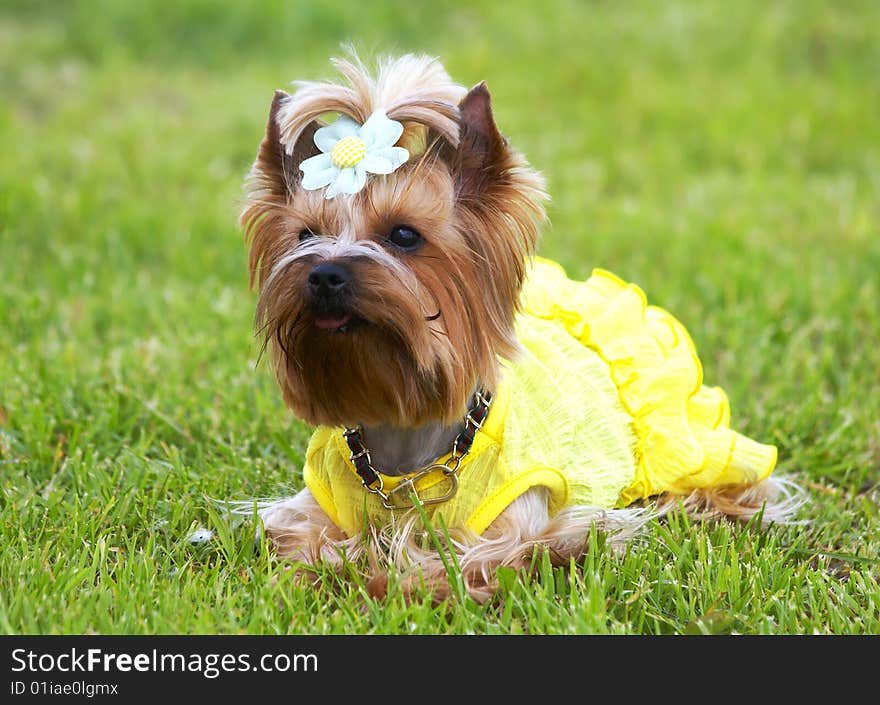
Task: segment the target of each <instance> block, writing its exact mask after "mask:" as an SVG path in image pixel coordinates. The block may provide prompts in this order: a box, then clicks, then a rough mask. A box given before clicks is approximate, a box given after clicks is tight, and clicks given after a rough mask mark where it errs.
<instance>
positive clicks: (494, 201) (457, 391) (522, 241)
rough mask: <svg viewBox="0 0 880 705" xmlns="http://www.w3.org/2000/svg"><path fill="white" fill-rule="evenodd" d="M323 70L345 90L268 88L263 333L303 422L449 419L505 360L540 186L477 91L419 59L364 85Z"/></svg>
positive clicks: (383, 67)
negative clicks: (331, 117) (270, 93)
mask: <svg viewBox="0 0 880 705" xmlns="http://www.w3.org/2000/svg"><path fill="white" fill-rule="evenodd" d="M334 64H335V66H336V67H337V69H339V71H340V72H341V73H342V74H343V76H344V77H345V79H346V80H347V85H340V84H335V83H313V82H302V83H299V84H298V89H297V91H296V92H295V93H294V94H293V95H288V94H286V93H284V92H282V91H277V92H276V93H275V98H274V100H273V101H272V104H271V107H270V109H269V122H268V126H267V128H266V135H265V138H264V139H263V141H262V144H261V145H260V148H259V151H258V153H257V158H256V161H255V163H254V165H253V168H252V170H251V174H250V177H249V181H248V193H247V203H246V206H245V209H244V212H243V213H242V216H241V223H242V227H243V229H244V231H245V233H246V237H247V241H248V243H249V246H250V269H251V282H252V285H253V284H256V285H257V286H258V288H259V300H258V304H257V313H256V320H257V327H258V330H259V331H260V334H261V335H262V336H263V341H264V344H265V345H266V346H268V348H269V349H270V350H271V353H272V356H273V359H274V364H275V372H276V376H277V378H278V381H279V383H280V385H281V388H282V390H283V394H284V399H285V401H286V402H287V404H288V405H289V406H290V408H291V409H292V410H293V412H294V413H296V414H297V415H298V416H299V417H301V418H302V419H304V420H306V421H307V422H309V423H312V424H330V425H354V424H357V423H362V424H369V425H372V424H380V423H384V424H389V425H394V426H404V427H409V426H419V425H422V424H425V423H428V422H433V421H440V422H450V421H452V420H454V419H456V418H458V417H460V416H461V414H462V413H463V412H464V409H465V406H466V404H467V401H468V399H469V397H470V395H471V393H472V392H473V390H474V387H475V386H476V385H477V384H478V383H481V384H483V385H484V386H486V387H489V388H492V387H493V386H494V384H495V382H496V379H497V374H498V359H499V357H500V358H510V357H512V356H513V355H514V354H515V351H516V339H515V336H514V332H513V324H514V315H515V313H516V310H517V307H518V302H519V293H520V288H521V285H522V281H523V277H524V275H525V270H526V260H527V257H528V256H529V254H530V253H531V252H532V251H533V249H534V246H535V243H536V240H537V236H538V226H539V223H540V222H541V220H542V219H543V217H544V210H543V206H542V202H543V200H544V198H545V194H544V191H543V182H542V180H541V178H540V176H539V175H538V174H537V173H536V172H535V171H533V170H532V169H530V168H529V166H528V165H527V163H526V162H525V161H524V159H523V158H522V157H521V156H520V155H518V154H517V153H516V152H514V151H513V150H512V149H511V148H510V146H509V145H508V144H507V141H506V140H505V139H504V137H502V136H501V134H500V133H499V131H498V128H497V127H496V125H495V121H494V119H493V116H492V109H491V103H490V96H489V91H488V89H487V88H486V85H485V83H480V84H479V85H477V86H476V87H475V88H473V89H472V90H471V91H469V92H468V91H466V90H465V89H464V88H462V87H460V86H458V85H456V84H454V83H452V81H451V80H450V79H449V76H448V75H447V74H446V72H445V70H444V69H443V67H442V66H441V65H440V64H439V63H438V62H437V61H436V60H434V59H431V58H428V57H419V56H412V55H406V56H402V57H400V58H398V59H395V60H386V61H384V62H381V63H380V65H379V68H378V71H377V73H376V75H375V76H374V77H373V76H370V75H369V74H368V73H367V72H366V71H365V69H364V67H363V65H362V64H361V63H360V62H359V61H358V60H357V59H356V58H355V59H352V60H335V61H334ZM330 114H335V115H334V116H338V121H337V122H332V123H330V124H327V123H325V122H324V119H325V118H326V117H327V116H328V115H330ZM322 127H323V130H322ZM319 130H320V132H319ZM392 140H393V142H392ZM382 150H384V151H382ZM309 159H311V161H310V162H308V163H306V164H305V165H303V162H305V161H306V160H309ZM383 159H384V161H382V160H383ZM358 165H360V166H358Z"/></svg>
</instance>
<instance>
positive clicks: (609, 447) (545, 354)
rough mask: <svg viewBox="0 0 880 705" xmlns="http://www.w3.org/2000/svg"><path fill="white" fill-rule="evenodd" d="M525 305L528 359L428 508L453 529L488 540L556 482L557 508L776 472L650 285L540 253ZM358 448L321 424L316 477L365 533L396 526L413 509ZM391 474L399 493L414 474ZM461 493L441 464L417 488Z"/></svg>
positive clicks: (771, 457) (507, 378)
mask: <svg viewBox="0 0 880 705" xmlns="http://www.w3.org/2000/svg"><path fill="white" fill-rule="evenodd" d="M522 303H523V311H522V313H521V315H520V316H519V317H518V319H517V335H518V338H519V341H520V343H521V344H522V347H523V353H522V354H521V355H520V356H519V357H518V358H517V359H516V360H515V361H514V362H512V363H504V364H503V374H502V382H501V384H500V386H499V388H498V389H497V390H495V398H494V401H493V403H492V407H491V409H490V412H489V416H488V418H487V419H486V422H485V424H484V426H483V428H482V429H481V430H480V431H479V432H478V433H477V434H476V438H475V440H474V444H473V446H472V447H471V451H470V453H469V454H468V455H467V456H465V458H464V460H463V462H462V465H461V467H460V468H459V470H458V477H459V483H460V484H459V489H458V491H457V493H456V494H455V495H454V496H453V497H452V498H451V499H449V500H447V501H445V502H443V503H441V504H434V505H428V506H426V507H425V510H426V512H427V513H428V515H429V516H433V515H436V514H437V513H442V514H443V519H444V522H445V524H446V526H447V527H449V528H450V529H451V530H455V529H458V528H465V529H468V530H470V531H472V532H474V533H476V534H480V533H482V532H483V531H485V529H486V528H487V527H488V526H489V524H491V523H492V521H494V520H495V518H496V517H497V516H498V515H499V514H500V513H501V512H502V511H503V510H504V508H505V507H506V506H507V505H509V504H510V503H511V502H512V501H513V500H514V499H516V497H518V496H519V495H520V494H522V493H523V492H525V491H526V490H528V489H529V488H530V487H534V486H543V487H546V488H547V489H548V490H549V495H550V502H551V505H550V509H551V513H553V512H557V511H559V510H560V509H562V508H563V507H567V506H571V505H588V506H593V507H602V508H614V507H624V506H626V505H628V504H630V503H631V502H633V501H635V500H638V499H644V498H648V497H652V496H655V495H658V494H661V493H665V492H669V493H673V494H682V495H683V494H687V493H689V492H691V491H692V490H694V489H698V488H707V487H716V486H722V485H750V484H754V483H756V482H759V481H760V480H763V479H765V478H766V477H768V476H769V475H770V473H771V472H772V470H773V467H774V465H775V463H776V448H775V447H774V446H771V445H764V444H762V443H758V442H756V441H754V440H752V439H750V438H747V437H745V436H743V435H740V434H739V433H737V432H736V431H733V430H731V429H730V428H729V421H730V407H729V405H728V402H727V397H726V396H725V394H724V392H723V391H722V390H721V389H719V388H717V387H704V386H703V385H702V377H703V375H702V369H701V366H700V361H699V358H698V357H697V353H696V350H695V349H694V345H693V342H692V341H691V339H690V337H689V336H688V334H687V331H686V330H685V329H684V327H683V326H682V325H681V323H679V322H678V321H677V320H676V319H675V318H673V317H672V316H671V315H670V314H669V313H668V312H666V311H664V310H663V309H660V308H657V307H654V306H648V305H647V302H646V299H645V295H644V293H643V292H642V290H641V289H639V288H638V287H637V286H635V285H634V284H627V283H626V282H624V281H621V280H620V279H618V278H617V277H615V276H614V275H613V274H611V273H609V272H605V271H602V270H594V271H593V274H592V276H591V277H590V278H589V279H588V280H587V281H586V282H575V281H572V280H570V279H568V278H567V277H566V275H565V272H564V270H563V269H562V268H561V267H560V266H559V265H558V264H556V263H555V262H551V261H549V260H545V259H540V258H536V259H535V260H534V261H533V264H532V267H531V270H530V273H529V276H528V278H527V281H526V284H525V286H524V288H523V294H522ZM364 441H365V443H366V445H367V446H369V438H365V439H364ZM349 454H350V451H349V448H348V446H347V445H346V442H345V440H344V438H343V435H342V429H341V428H329V427H319V428H318V429H317V430H316V431H315V433H314V435H313V436H312V439H311V441H310V443H309V447H308V450H307V452H306V465H305V468H304V471H303V474H304V479H305V482H306V485H307V487H309V489H310V490H311V491H312V494H313V495H314V496H315V499H316V500H317V501H318V503H319V504H320V506H321V507H322V508H323V509H324V511H326V512H327V514H328V515H329V516H330V517H331V519H332V520H333V521H334V522H335V523H336V524H337V526H339V527H340V528H341V529H342V530H343V531H345V532H346V534H347V535H349V536H353V535H355V534H357V533H359V532H360V531H362V529H363V525H364V518H365V514H366V518H367V519H368V520H369V522H370V523H372V524H374V525H378V526H383V525H385V524H388V523H391V522H393V521H395V520H396V519H397V518H398V517H400V516H401V515H402V512H401V511H399V510H395V511H391V510H388V509H385V508H384V507H383V506H382V502H381V500H380V498H379V497H378V496H376V495H375V494H371V493H368V492H367V491H366V490H365V488H364V487H363V484H362V482H361V480H360V478H359V477H358V475H357V474H356V472H355V469H354V465H353V464H352V463H351V461H350V460H349ZM447 457H448V456H447ZM445 459H446V458H440V459H438V462H442V461H444V460H445ZM383 481H384V483H385V488H386V489H391V488H393V487H395V486H396V485H397V484H399V483H400V482H401V478H399V477H390V476H384V475H383ZM448 487H449V483H448V480H445V479H444V477H443V474H442V472H441V471H436V472H435V473H432V474H429V475H427V476H425V477H423V478H421V479H420V480H419V481H418V482H417V483H416V489H417V491H418V494H419V496H420V497H422V498H424V499H429V498H432V497H435V496H439V495H442V494H443V493H445V491H446V490H447V489H448Z"/></svg>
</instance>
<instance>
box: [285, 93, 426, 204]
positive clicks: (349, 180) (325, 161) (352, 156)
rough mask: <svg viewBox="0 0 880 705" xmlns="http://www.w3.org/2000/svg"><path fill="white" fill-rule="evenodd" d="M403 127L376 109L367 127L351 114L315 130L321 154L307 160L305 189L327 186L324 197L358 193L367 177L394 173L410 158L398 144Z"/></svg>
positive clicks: (303, 184) (302, 166) (301, 166)
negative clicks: (356, 120)
mask: <svg viewBox="0 0 880 705" xmlns="http://www.w3.org/2000/svg"><path fill="white" fill-rule="evenodd" d="M402 134H403V125H401V124H400V123H399V122H397V121H395V120H391V119H390V118H389V117H388V116H387V115H386V114H385V111H384V110H376V111H375V112H374V113H373V114H372V115H370V117H369V118H367V121H366V122H365V123H364V124H363V125H358V124H357V123H356V122H355V121H354V120H352V119H351V118H350V117H348V116H347V115H340V116H339V118H338V119H337V120H336V121H335V122H333V123H331V124H329V125H327V126H326V127H322V128H321V129H319V130H316V131H315V145H316V146H317V147H318V149H320V150H321V153H320V154H318V155H316V156H314V157H310V158H309V159H305V160H303V161H302V162H301V163H300V165H299V168H300V171H302V173H303V177H302V187H303V188H304V189H307V190H309V191H312V190H315V189H319V188H324V187H325V186H326V187H327V191H326V193H325V194H324V198H328V199H329V198H333V197H334V196H336V195H337V194H340V193H357V192H358V191H360V190H361V189H362V188H363V187H364V184H365V183H366V182H367V174H368V173H369V174H390V173H391V172H393V171H394V170H395V169H397V168H398V167H399V166H400V165H401V164H404V163H405V162H406V160H407V159H409V152H408V151H407V150H406V149H404V148H403V147H395V146H394V144H395V142H397V140H399V139H400V136H401V135H402Z"/></svg>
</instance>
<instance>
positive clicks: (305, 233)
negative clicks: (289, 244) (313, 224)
mask: <svg viewBox="0 0 880 705" xmlns="http://www.w3.org/2000/svg"><path fill="white" fill-rule="evenodd" d="M310 237H315V233H313V232H312V230H311V228H303V229H302V230H300V231H299V241H300V242H302V241H303V240H308V239H309V238H310Z"/></svg>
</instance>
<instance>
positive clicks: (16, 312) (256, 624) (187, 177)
mask: <svg viewBox="0 0 880 705" xmlns="http://www.w3.org/2000/svg"><path fill="white" fill-rule="evenodd" d="M344 41H353V42H354V43H355V44H356V45H357V46H358V47H360V48H361V50H362V51H363V52H364V53H366V54H369V53H376V52H379V53H382V52H398V51H425V52H428V53H431V54H434V55H437V56H439V57H441V58H442V60H443V61H444V63H445V64H446V66H447V68H448V70H449V71H450V73H451V74H452V76H453V77H454V78H455V79H456V80H458V81H459V82H461V83H463V84H467V85H472V84H474V83H476V82H478V81H479V80H481V79H485V80H486V81H487V82H488V84H489V86H490V89H491V90H492V92H493V96H494V101H495V112H496V118H497V120H498V123H499V125H500V127H501V129H502V131H504V132H505V134H506V135H507V136H508V137H509V138H510V139H511V141H512V142H513V143H514V144H515V145H516V146H517V147H519V148H520V149H521V150H522V151H524V152H525V153H526V154H527V155H528V156H529V158H530V160H531V161H532V163H533V164H534V165H535V166H536V167H537V168H538V169H540V170H541V171H543V172H544V174H545V175H546V177H547V179H548V182H549V188H550V191H551V193H552V195H553V202H552V205H551V207H550V220H551V222H550V224H549V225H548V227H547V229H546V232H545V235H544V239H543V242H542V244H541V246H540V251H541V253H542V254H544V255H547V256H550V257H553V258H556V259H558V260H559V261H560V262H562V263H563V264H564V265H565V266H566V268H567V270H568V272H569V274H571V275H572V276H576V277H585V276H587V275H588V274H589V272H590V270H591V269H592V268H593V267H602V268H606V269H610V270H612V271H614V272H616V273H617V274H619V275H620V276H622V277H624V278H626V279H628V280H631V281H635V282H638V283H639V284H640V285H641V286H642V287H643V288H644V289H645V291H646V292H647V293H648V295H649V297H650V298H651V300H652V301H653V302H654V303H657V304H659V305H661V306H664V307H666V308H668V309H669V310H671V311H672V312H673V313H675V314H676V316H677V317H678V318H680V319H681V320H682V321H683V322H684V323H685V325H686V326H687V327H688V329H689V331H690V332H691V334H692V336H693V338H694V341H695V343H696V345H697V349H698V350H699V351H700V354H701V357H702V360H703V365H704V371H705V378H706V381H707V383H709V384H718V385H721V386H722V387H724V388H725V389H726V391H727V392H728V394H729V396H730V399H731V405H732V409H733V425H734V427H736V428H737V429H739V430H741V431H743V432H745V433H747V434H748V435H751V436H753V437H755V438H757V439H760V440H764V441H766V442H772V443H775V444H777V445H778V447H779V451H780V463H779V468H778V470H777V472H778V473H779V474H780V475H784V476H786V477H788V478H790V479H793V480H795V481H796V482H798V483H800V484H801V485H802V486H803V487H804V488H805V490H806V492H807V494H808V497H809V502H808V504H807V505H806V506H805V508H804V509H803V511H802V513H801V518H802V519H805V520H809V523H804V524H801V525H796V526H787V527H771V528H769V529H767V530H763V531H762V530H758V529H756V528H753V527H750V528H742V527H733V526H728V525H725V524H708V525H699V524H695V523H689V522H687V521H686V520H684V519H683V518H681V517H673V518H672V519H671V520H669V521H665V522H662V523H660V522H655V523H652V524H651V525H649V527H648V529H647V530H646V532H645V535H644V536H643V537H642V539H641V540H640V541H639V542H638V543H636V544H634V545H633V546H632V547H631V549H630V550H629V551H628V552H627V553H626V554H625V555H616V554H613V553H612V552H611V551H610V550H609V549H608V548H607V547H606V546H605V545H604V543H603V542H602V541H601V540H600V541H594V542H592V544H591V546H590V550H589V553H588V555H586V556H585V558H584V560H583V561H581V562H579V563H577V564H572V565H570V566H568V567H565V568H552V567H550V565H549V564H548V563H547V562H546V561H543V560H541V559H540V558H538V559H536V564H535V570H534V571H532V573H531V574H530V575H528V576H517V575H515V574H513V573H510V572H504V573H503V574H502V575H501V582H502V585H501V588H500V590H499V593H498V596H497V598H496V599H494V600H492V601H490V602H489V603H488V604H486V605H483V606H480V605H477V604H476V603H474V602H472V601H470V600H469V599H453V600H451V601H450V602H448V603H444V604H442V605H439V606H436V607H435V606H432V605H431V603H430V601H415V602H412V603H407V602H405V601H404V599H403V598H402V597H401V595H400V593H399V592H398V591H396V589H395V585H394V583H393V582H392V585H391V587H390V594H389V597H388V598H387V600H386V601H384V602H378V601H375V600H373V599H371V598H369V597H368V596H367V594H366V591H365V590H364V584H363V579H362V578H361V577H359V573H358V572H357V570H356V567H355V569H353V570H352V574H351V575H350V576H349V579H347V580H342V581H340V580H337V579H335V578H334V577H333V576H331V575H329V574H328V575H326V576H325V577H324V580H323V581H321V582H320V583H319V585H318V586H317V587H316V588H307V587H303V586H301V585H297V584H295V583H293V582H292V581H291V580H289V579H287V578H286V577H285V576H282V577H281V578H280V579H278V580H276V579H275V577H274V576H276V574H277V572H278V570H277V569H278V564H277V562H276V561H275V560H274V559H273V557H272V555H271V553H270V552H269V551H268V550H267V546H266V544H265V540H263V541H261V542H260V543H258V544H255V543H254V541H253V540H252V537H253V535H254V534H253V532H254V526H253V523H252V521H249V520H245V521H243V522H242V523H239V524H235V525H232V524H230V523H229V522H228V521H227V519H226V518H225V517H224V516H223V515H222V513H221V512H218V511H216V510H215V509H214V508H213V505H212V504H211V502H210V501H209V500H208V499H207V498H211V497H212V498H229V499H245V498H251V497H262V496H275V495H279V494H281V493H284V492H290V491H293V490H295V489H297V488H299V487H301V486H302V476H301V468H302V462H303V452H304V449H305V444H306V441H307V438H308V435H309V429H308V428H306V427H305V426H304V425H303V424H302V423H300V422H299V421H297V420H296V419H294V418H293V417H292V416H291V415H290V414H289V413H288V412H287V411H286V410H285V408H284V406H283V404H282V403H281V400H280V396H279V393H278V391H277V388H276V386H275V383H274V381H273V380H272V378H271V375H270V372H269V370H268V369H267V366H266V364H265V362H263V363H261V364H259V365H257V364H256V363H257V355H258V344H257V341H256V340H255V338H254V336H253V331H252V318H253V308H254V303H255V297H254V294H253V293H252V292H250V291H249V290H248V286H247V271H246V269H247V267H246V253H245V248H244V244H243V242H242V237H241V234H240V232H239V231H238V229H237V216H238V212H239V210H240V207H241V202H242V181H243V177H244V175H245V173H246V171H247V169H248V167H249V165H250V163H251V161H252V159H253V156H254V153H255V150H256V147H257V144H258V143H259V140H260V138H261V136H262V132H263V129H264V126H265V120H266V115H267V112H268V107H269V103H270V100H271V97H272V92H273V90H274V89H275V88H283V87H285V86H287V85H288V84H289V82H290V81H291V80H294V79H299V78H315V77H323V76H327V75H329V74H330V67H329V64H328V62H327V59H328V57H330V56H333V55H336V54H338V53H339V51H340V44H341V43H342V42H344ZM878 75H880V5H878V4H877V3H876V2H872V1H871V0H865V1H864V2H810V1H806V0H804V1H797V0H790V1H788V2H764V1H762V0H746V1H743V2H737V3H724V2H720V1H719V2H709V1H707V2H689V1H686V0H674V1H671V2H663V3H656V2H651V1H649V0H643V1H641V2H627V3H622V2H574V1H569V2H560V1H556V0H548V1H546V2H542V3H540V4H536V3H533V2H530V1H528V0H508V1H507V2H504V3H493V2H489V0H485V1H483V2H449V1H437V0H434V1H432V2H427V1H422V0H412V1H411V2H406V3H403V2H400V3H395V2H388V1H381V2H371V3H369V4H364V5H362V6H358V7H357V9H355V6H353V5H351V4H349V3H339V2H335V3H334V2H329V1H327V2H314V1H310V2H305V1H303V2H288V1H284V2H282V1H281V0H278V1H276V0H262V1H261V2H246V3H244V2H238V3H236V2H229V3H226V4H221V3H214V2H208V1H207V0H187V1H185V2H184V1H180V2H170V1H169V2H153V3H146V2H144V3H138V2H126V3H120V2H113V1H111V0H92V1H91V2H74V1H72V0H71V1H69V2H64V3H57V2H48V1H44V2H33V1H26V0H7V1H6V2H4V3H3V7H2V9H0V93H2V95H3V101H2V103H0V150H2V158H0V631H2V632H4V633H14V634H22V633H28V634H46V633H55V634H82V633H87V634H88V633H100V634H165V633H211V634H230V633H256V634H270V633H271V634H277V633H282V634H285V633H300V634H301V633H309V634H323V633H346V634H364V633H382V634H385V633H426V634H437V633H443V634H446V633H449V634H470V633H488V634H508V633H539V634H551V633H578V634H587V633H590V634H593V633H597V634H598V633H617V634H657V633H675V634H681V633H705V632H709V633H729V632H736V633H747V634H756V633H779V634H812V633H834V634H880V584H878V576H880V507H878V500H880V305H878V301H880V233H878V222H880V83H878V81H877V76H878ZM198 529H209V530H211V531H212V532H213V538H212V539H211V540H208V541H205V542H202V543H193V542H192V541H191V540H190V539H191V536H192V534H193V531H195V530H198Z"/></svg>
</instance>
